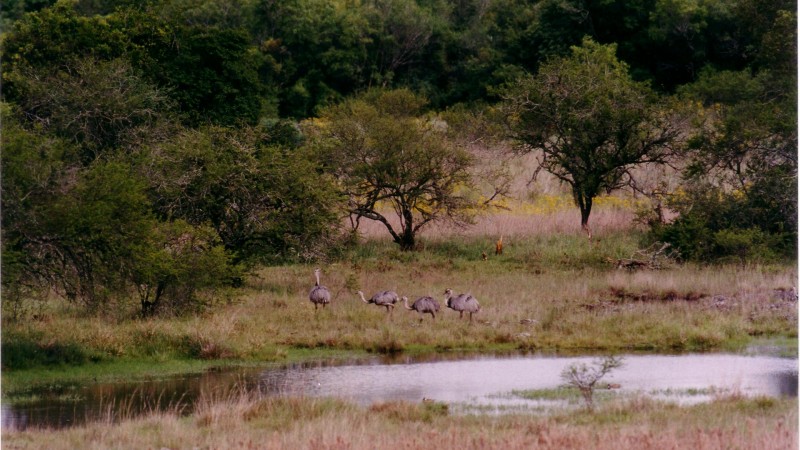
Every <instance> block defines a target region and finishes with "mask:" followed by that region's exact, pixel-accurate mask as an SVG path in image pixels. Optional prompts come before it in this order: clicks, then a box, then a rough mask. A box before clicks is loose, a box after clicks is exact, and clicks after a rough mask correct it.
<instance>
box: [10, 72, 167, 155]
mask: <svg viewBox="0 0 800 450" xmlns="http://www.w3.org/2000/svg"><path fill="white" fill-rule="evenodd" d="M6 79H8V80H9V81H11V82H12V83H13V86H14V94H15V95H14V97H15V98H16V103H17V106H18V108H19V109H20V115H21V116H22V117H23V118H25V119H26V121H28V122H29V123H30V125H31V126H38V127H41V128H42V129H43V130H45V131H47V132H49V133H51V134H52V135H54V136H58V137H61V138H63V139H66V140H69V141H71V142H73V143H74V144H75V145H77V146H79V147H80V148H81V154H80V155H79V158H78V159H79V161H77V162H80V163H81V164H84V165H85V164H89V163H91V162H92V161H94V160H95V159H96V158H98V157H101V156H109V154H113V153H115V152H116V151H117V150H118V149H130V148H132V147H135V146H136V145H139V144H140V143H141V142H142V141H146V140H148V136H150V135H153V134H155V133H156V132H157V130H158V127H159V125H160V124H159V122H161V121H162V120H163V119H162V117H163V116H164V113H165V112H167V111H169V109H170V103H169V101H168V99H167V98H166V97H165V96H164V94H163V93H162V92H160V91H159V90H158V89H157V88H155V87H154V86H152V85H150V84H148V83H147V82H145V81H144V80H141V79H140V78H139V77H137V76H136V75H135V74H134V71H133V69H132V68H131V67H130V65H129V64H128V63H127V62H126V61H125V60H123V59H113V60H110V61H103V60H97V59H94V58H92V57H88V58H78V59H74V60H70V61H65V62H63V63H62V64H61V65H59V66H58V67H41V68H35V67H31V66H25V65H18V66H17V67H16V70H15V71H14V72H12V73H9V74H8V75H7V77H6Z"/></svg>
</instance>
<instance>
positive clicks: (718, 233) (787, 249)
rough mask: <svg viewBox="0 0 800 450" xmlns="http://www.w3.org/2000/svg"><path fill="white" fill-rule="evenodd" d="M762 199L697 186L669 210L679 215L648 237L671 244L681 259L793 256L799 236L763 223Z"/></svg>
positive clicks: (777, 226) (792, 230) (788, 229)
mask: <svg viewBox="0 0 800 450" xmlns="http://www.w3.org/2000/svg"><path fill="white" fill-rule="evenodd" d="M760 200H761V199H759V198H757V196H756V195H755V194H754V193H752V191H751V192H749V193H747V194H743V193H740V192H730V193H727V192H722V191H721V190H720V189H716V188H711V187H709V186H706V185H703V186H695V187H694V188H693V189H691V190H690V191H689V192H686V193H682V194H681V195H677V196H676V200H674V201H673V202H672V204H671V205H670V206H671V207H672V208H674V209H675V210H677V211H678V212H679V213H680V216H679V217H678V219H676V220H675V221H674V222H672V223H669V224H654V226H653V228H652V229H651V233H650V238H651V239H653V240H655V241H662V242H667V243H669V244H671V245H672V247H673V248H675V249H676V250H677V251H678V252H679V253H680V256H681V258H683V259H685V260H695V261H717V262H722V261H729V260H734V261H737V262H745V261H772V260H776V259H779V258H792V257H794V256H795V254H796V250H797V245H796V239H797V231H796V229H793V228H791V227H789V228H786V227H783V226H779V225H780V224H777V223H776V221H775V220H765V215H764V212H763V205H762V202H761V201H760Z"/></svg>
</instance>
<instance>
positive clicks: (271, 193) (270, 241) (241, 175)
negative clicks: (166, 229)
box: [142, 127, 339, 263]
mask: <svg viewBox="0 0 800 450" xmlns="http://www.w3.org/2000/svg"><path fill="white" fill-rule="evenodd" d="M276 128H277V127H273V129H276ZM280 139H284V136H282V135H281V136H280ZM142 158H143V159H144V160H145V161H144V163H143V165H142V167H143V170H144V173H143V175H144V176H145V177H146V178H147V179H149V180H150V184H151V196H152V199H153V202H154V205H155V208H156V210H157V211H158V213H159V215H160V216H161V217H162V218H163V219H164V220H173V219H181V220H185V221H187V222H188V223H190V224H192V225H195V226H201V225H203V224H209V225H210V226H211V227H213V229H214V230H215V231H216V232H217V234H218V235H219V237H220V239H221V240H222V242H223V244H224V246H225V248H226V249H227V250H228V251H230V252H232V253H233V254H234V255H235V260H236V261H237V262H239V261H244V262H249V263H253V262H258V261H261V262H269V261H274V260H277V259H285V258H292V257H295V258H297V257H299V258H305V259H313V258H314V257H318V256H320V255H321V254H324V251H325V250H326V247H327V246H328V244H330V243H331V241H332V237H333V236H334V235H335V230H336V228H337V227H338V223H339V220H338V219H337V206H338V199H337V197H336V195H335V192H334V190H333V185H332V182H331V180H330V178H329V177H328V176H325V175H323V174H321V173H320V172H319V170H318V167H317V166H316V164H315V163H314V162H313V161H312V159H311V158H310V157H309V156H308V155H306V154H304V153H303V152H302V151H300V150H295V149H291V148H289V147H285V146H279V145H272V144H271V142H270V136H268V135H266V134H265V133H264V132H263V130H261V129H259V128H250V127H242V128H240V129H230V128H222V127H208V128H203V129H200V130H187V131H185V132H184V133H182V134H181V135H179V136H177V137H176V138H175V139H173V140H171V141H169V142H165V143H163V144H161V145H159V146H156V147H154V148H152V149H151V150H150V151H149V152H146V153H144V154H143V155H142Z"/></svg>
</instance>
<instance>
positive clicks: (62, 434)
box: [3, 395, 798, 450]
mask: <svg viewBox="0 0 800 450" xmlns="http://www.w3.org/2000/svg"><path fill="white" fill-rule="evenodd" d="M797 419H798V417H797V407H796V401H794V400H788V399H787V400H777V399H770V398H742V397H736V396H729V397H721V398H718V399H717V400H715V401H713V402H711V403H707V404H701V405H697V406H691V407H679V406H675V405H674V404H666V403H661V402H656V401H653V400H648V399H646V398H634V399H628V400H620V401H614V400H612V401H608V402H604V403H602V404H600V405H599V406H598V408H597V409H595V410H594V411H592V412H589V411H586V410H583V411H579V412H577V413H576V412H574V411H570V412H564V413H555V414H552V415H548V416H539V415H531V414H508V415H501V416H486V415H477V416H470V415H467V416H464V415H453V414H450V413H449V412H448V408H447V406H446V405H442V404H437V403H432V404H431V403H413V404H412V403H407V402H390V403H381V404H374V405H371V406H369V407H362V406H357V405H353V404H350V403H346V402H343V401H339V400H335V399H307V398H267V399H263V398H261V399H259V398H252V397H249V396H247V395H240V396H235V397H231V398H223V399H213V398H209V399H206V400H205V401H202V402H200V405H199V407H198V409H197V410H196V411H195V412H194V413H193V414H191V415H189V416H187V417H184V416H181V415H179V414H177V413H175V412H166V413H153V414H150V415H148V416H145V417H139V418H131V419H126V420H123V421H121V422H120V423H103V422H100V423H93V424H89V425H85V426H80V427H75V428H71V429H66V430H29V431H24V432H4V433H3V444H4V446H6V448H15V449H28V448H48V449H53V450H57V449H72V448H83V449H101V448H243V449H249V448H269V449H272V448H275V449H277V448H281V449H284V448H297V449H300V448H307V449H323V448H325V449H354V450H355V449H375V448H415V449H443V448H463V449H473V448H474V449H478V448H480V449H487V448H498V449H500V448H502V449H523V448H524V449H532V448H542V449H585V448H594V449H637V450H638V449H664V448H692V449H699V450H703V449H720V448H754V449H755V448H758V449H764V450H768V449H789V448H797V445H798V439H797Z"/></svg>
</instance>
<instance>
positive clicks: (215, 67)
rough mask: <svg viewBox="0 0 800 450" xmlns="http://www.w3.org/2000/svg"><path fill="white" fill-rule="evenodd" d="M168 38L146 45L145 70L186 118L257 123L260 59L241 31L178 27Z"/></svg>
mask: <svg viewBox="0 0 800 450" xmlns="http://www.w3.org/2000/svg"><path fill="white" fill-rule="evenodd" d="M167 26H169V25H167ZM169 37H170V39H171V40H172V41H173V42H169V43H167V42H163V43H161V45H159V46H157V47H152V48H150V49H149V50H148V56H149V57H150V58H151V59H149V60H146V61H145V62H146V63H147V65H145V66H144V67H143V69H144V70H145V73H146V74H147V77H148V78H150V79H152V80H154V81H155V82H156V84H157V85H158V86H163V87H165V88H167V89H168V92H169V93H170V97H171V98H172V99H174V100H175V101H176V102H177V104H178V107H179V108H180V110H181V111H182V113H183V114H182V115H183V117H184V121H185V123H187V124H188V125H190V126H199V125H203V124H219V125H234V124H237V123H239V122H244V123H247V124H255V123H256V122H257V120H258V118H259V117H260V115H261V112H262V111H261V105H262V99H263V98H264V95H265V94H266V93H267V91H266V90H265V87H264V86H263V85H262V83H261V80H260V76H259V71H260V70H261V67H262V65H263V62H264V59H263V57H262V55H261V53H260V52H259V51H258V49H257V48H255V47H254V46H252V45H251V43H250V37H249V35H248V34H247V33H246V32H245V31H244V30H241V29H223V28H216V27H204V26H179V27H173V31H172V33H171V35H170V36H169Z"/></svg>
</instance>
